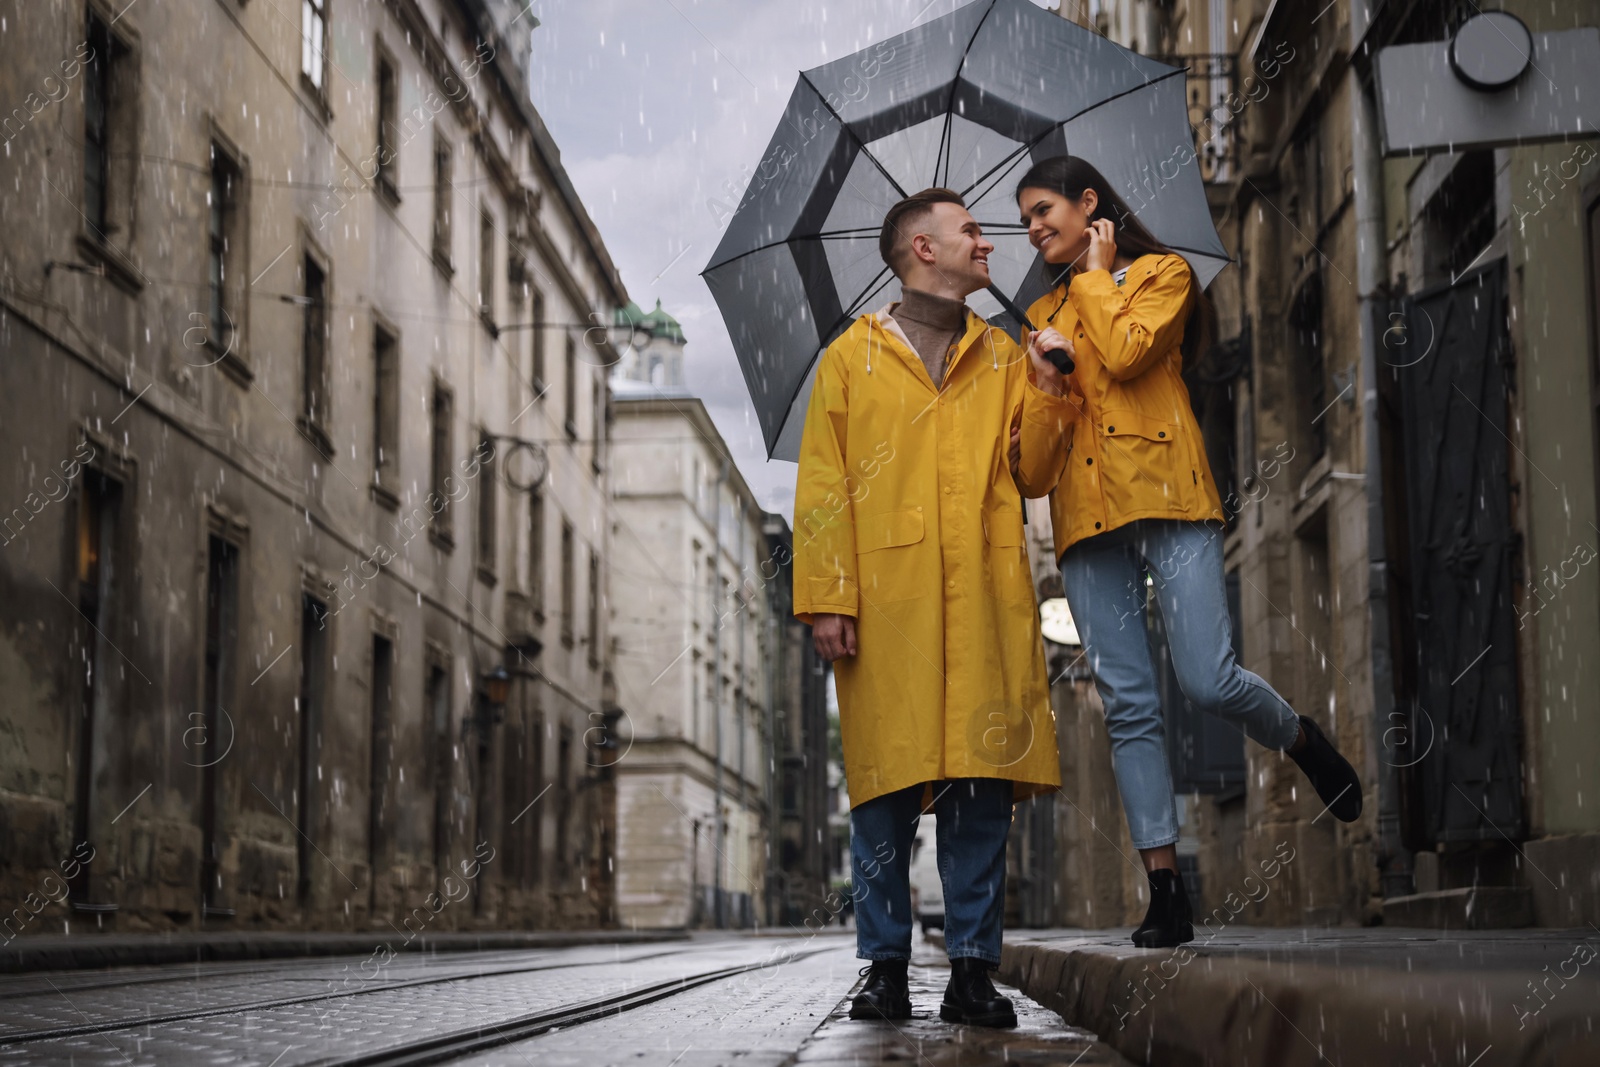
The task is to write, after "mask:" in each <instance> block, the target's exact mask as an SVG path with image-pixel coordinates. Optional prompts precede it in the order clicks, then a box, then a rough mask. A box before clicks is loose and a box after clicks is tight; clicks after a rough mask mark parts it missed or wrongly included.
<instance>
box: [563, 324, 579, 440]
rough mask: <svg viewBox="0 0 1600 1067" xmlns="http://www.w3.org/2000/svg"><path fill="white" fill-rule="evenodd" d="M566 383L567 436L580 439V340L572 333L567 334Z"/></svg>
mask: <svg viewBox="0 0 1600 1067" xmlns="http://www.w3.org/2000/svg"><path fill="white" fill-rule="evenodd" d="M565 384H566V397H565V399H566V427H567V436H568V437H570V438H572V439H573V440H574V441H575V440H577V439H578V342H577V341H575V340H573V337H572V335H571V334H568V335H567V380H566V383H565Z"/></svg>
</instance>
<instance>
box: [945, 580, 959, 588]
mask: <svg viewBox="0 0 1600 1067" xmlns="http://www.w3.org/2000/svg"><path fill="white" fill-rule="evenodd" d="M944 584H945V585H947V586H949V587H950V588H951V589H954V588H955V587H956V580H955V579H954V578H952V579H950V580H949V581H948V582H945V583H944Z"/></svg>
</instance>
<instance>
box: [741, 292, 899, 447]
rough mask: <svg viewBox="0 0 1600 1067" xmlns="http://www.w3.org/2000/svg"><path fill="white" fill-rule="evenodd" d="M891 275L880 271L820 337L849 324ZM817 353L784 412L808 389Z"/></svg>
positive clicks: (780, 426) (813, 354)
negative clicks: (856, 310) (861, 305)
mask: <svg viewBox="0 0 1600 1067" xmlns="http://www.w3.org/2000/svg"><path fill="white" fill-rule="evenodd" d="M889 273H890V272H889V268H888V267H884V268H883V269H882V270H881V271H879V272H878V276H877V277H875V278H873V279H872V282H871V284H869V285H868V286H867V287H866V288H865V289H863V290H861V292H860V293H859V294H858V295H857V296H856V298H855V299H854V300H852V301H851V302H850V307H849V309H848V310H846V311H844V312H843V313H842V314H840V316H839V317H838V318H837V319H834V320H833V322H831V323H829V324H828V328H827V329H826V330H823V331H822V332H821V333H819V334H818V336H819V337H826V336H828V335H829V334H831V333H833V331H834V330H835V329H837V328H838V327H839V325H840V324H841V323H846V322H849V321H850V320H851V319H853V318H855V309H856V307H857V306H858V305H859V304H860V303H861V302H862V301H864V300H866V299H868V298H869V297H871V296H872V294H873V293H876V292H877V291H878V290H880V289H882V288H883V287H884V285H885V284H886V283H887V282H888V280H889V279H888V278H887V277H885V275H888V274H889ZM829 343H830V344H831V343H832V342H829ZM826 349H827V345H823V346H821V347H820V348H818V349H817V352H823V351H826ZM817 352H814V353H812V355H811V362H810V363H808V364H807V366H806V371H807V373H805V374H802V375H801V376H800V380H799V381H798V382H797V383H796V384H795V387H794V391H793V392H791V393H790V394H789V399H788V400H787V401H785V403H784V405H783V410H784V411H788V410H789V409H790V408H792V407H794V401H795V397H797V396H799V395H800V390H802V389H804V388H805V387H806V382H807V381H809V380H810V378H811V374H810V370H811V365H812V364H815V363H816V361H817ZM778 428H779V430H780V431H781V430H782V429H783V426H782V424H779V427H778ZM767 458H768V459H771V458H772V450H771V448H769V449H768V450H767Z"/></svg>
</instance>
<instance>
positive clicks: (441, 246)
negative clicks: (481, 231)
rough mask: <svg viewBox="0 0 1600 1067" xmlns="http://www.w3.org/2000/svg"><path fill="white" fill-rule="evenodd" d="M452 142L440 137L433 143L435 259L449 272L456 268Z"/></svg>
mask: <svg viewBox="0 0 1600 1067" xmlns="http://www.w3.org/2000/svg"><path fill="white" fill-rule="evenodd" d="M450 171H451V155H450V142H448V141H446V140H445V139H444V138H442V137H441V138H439V139H438V140H437V141H435V142H434V145H433V261H434V263H435V264H437V265H438V267H439V269H440V270H442V271H444V272H445V273H446V274H449V273H451V272H453V271H454V270H455V266H454V264H453V263H452V261H451V259H450V198H451V194H452V193H453V192H454V191H455V190H454V187H453V186H452V185H451V184H450Z"/></svg>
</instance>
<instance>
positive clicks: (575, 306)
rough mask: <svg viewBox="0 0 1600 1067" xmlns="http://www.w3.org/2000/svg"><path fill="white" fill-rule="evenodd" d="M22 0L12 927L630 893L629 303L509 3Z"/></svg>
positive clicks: (7, 43) (7, 552)
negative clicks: (620, 496)
mask: <svg viewBox="0 0 1600 1067" xmlns="http://www.w3.org/2000/svg"><path fill="white" fill-rule="evenodd" d="M5 8H6V11H5V21H6V24H7V30H6V33H5V36H4V45H3V48H4V52H5V56H6V62H5V63H3V64H0V98H3V99H4V100H5V101H6V102H7V105H8V106H10V104H11V103H13V102H15V103H18V104H19V105H20V110H17V111H12V112H11V113H10V120H9V121H7V122H6V125H5V137H6V143H5V149H4V152H3V154H0V180H3V183H4V188H5V189H6V190H7V192H6V193H5V195H4V196H3V197H0V227H3V229H4V231H5V233H6V241H5V242H4V247H3V248H0V350H3V352H4V364H5V371H4V375H5V385H6V388H5V389H4V390H3V391H0V455H3V456H4V457H5V458H4V460H3V461H0V508H3V513H4V516H5V518H4V519H3V523H4V535H3V541H4V543H3V545H0V603H3V607H0V687H3V688H4V690H5V692H6V693H7V694H8V697H7V699H6V700H5V702H4V705H3V707H0V734H3V735H4V738H5V740H4V743H3V744H0V893H3V894H4V899H5V900H6V902H7V903H6V908H7V913H8V914H9V915H10V916H11V918H10V919H8V920H7V925H6V937H7V938H8V939H9V938H10V937H12V936H15V935H16V934H18V933H31V932H35V931H39V930H50V931H55V932H59V931H60V930H61V929H63V927H68V928H70V929H72V930H74V931H76V930H81V929H83V928H84V924H85V923H88V924H90V925H91V926H92V925H94V924H96V923H98V924H100V925H102V926H106V927H110V928H115V929H119V930H137V929H161V928H173V927H189V928H193V927H197V926H204V927H206V928H212V927H218V928H245V927H294V928H367V927H377V928H382V929H385V930H389V929H391V928H399V927H400V926H401V925H404V927H405V929H407V930H414V929H417V928H420V927H422V926H430V925H431V926H434V927H451V928H456V927H470V926H475V925H490V924H492V925H495V926H499V927H516V926H525V927H532V926H572V925H593V924H597V923H603V922H606V921H609V920H610V919H611V918H613V915H612V908H611V903H610V897H609V894H610V887H609V872H610V870H611V865H610V863H609V862H608V860H609V857H608V855H607V854H608V852H609V851H610V849H611V847H612V842H611V841H610V840H609V839H608V837H609V834H610V833H611V831H610V829H609V827H610V825H611V823H610V817H609V813H608V812H607V811H606V810H605V808H606V796H607V791H608V789H609V786H608V784H607V777H608V775H609V774H610V771H609V770H608V769H607V768H606V767H605V764H607V763H608V762H609V757H608V756H607V755H606V750H607V742H608V738H609V736H610V735H609V729H608V728H609V726H610V724H611V723H613V722H614V721H615V720H616V718H617V717H618V713H617V710H616V708H615V706H614V703H613V702H612V701H611V700H610V699H609V698H610V696H611V694H610V692H609V690H608V687H607V674H608V668H609V663H608V659H607V652H608V648H609V634H608V632H607V621H608V615H609V612H608V610H607V601H606V589H605V577H606V575H607V573H608V565H607V562H606V561H607V557H608V555H609V553H610V551H611V543H610V525H609V524H608V523H607V522H606V521H605V515H606V508H607V506H608V504H607V502H608V495H609V487H608V484H607V483H608V478H609V476H610V475H609V471H610V457H609V454H608V448H607V442H608V426H609V420H608V405H607V391H606V385H605V374H606V366H607V365H608V364H609V363H611V362H612V361H614V359H615V357H616V354H615V352H614V351H612V350H611V347H610V345H609V342H608V341H607V340H606V339H605V336H604V334H605V331H599V332H596V331H593V330H589V328H590V327H591V325H592V323H593V322H594V321H599V322H609V321H610V318H611V315H612V312H613V309H614V308H615V307H617V306H619V305H621V304H623V303H625V302H626V294H625V292H624V291H623V288H622V285H621V282H620V279H619V278H618V275H617V273H616V271H615V269H614V268H613V266H612V264H611V262H610V259H609V257H608V255H607V253H606V250H605V248H604V246H603V245H602V243H601V242H600V239H599V237H598V234H597V232H596V230H595V228H594V227H593V225H592V224H591V222H590V221H589V218H588V216H587V214H586V212H585V211H584V208H583V206H582V204H581V203H580V202H579V200H578V198H577V196H576V194H575V192H574V190H573V188H572V185H571V183H570V182H569V181H568V179H567V176H566V174H565V172H564V171H563V170H562V168H561V165H560V163H559V157H558V154H557V152H556V150H555V146H554V145H553V143H552V142H551V141H550V138H549V135H548V134H547V133H546V131H545V129H544V127H543V125H542V123H541V121H540V119H539V116H538V115H537V114H536V113H535V111H534V109H533V108H532V106H531V104H530V103H529V99H528V91H527V85H526V82H525V78H524V75H523V73H522V72H523V71H524V70H525V69H526V58H527V43H526V42H527V33H528V27H527V26H526V25H523V26H521V27H520V28H519V26H518V17H517V16H518V12H517V9H516V5H510V4H500V3H494V4H490V3H485V2H482V0H388V2H383V3H366V4H346V3H338V2H337V0H334V2H333V3H327V2H323V0H308V2H307V3H305V4H302V5H296V7H295V9H294V10H295V11H296V15H295V19H296V20H297V21H291V20H290V19H288V18H286V17H285V16H284V14H283V11H282V9H281V8H280V7H278V6H276V5H273V4H258V3H249V4H247V3H238V2H235V0H205V2H201V3H186V2H185V3H180V2H178V0H144V2H143V3H140V4H138V5H137V6H132V5H125V4H115V5H113V4H110V3H104V2H102V0H83V2H52V3H46V4H27V5H23V4H15V3H13V4H7V5H5ZM35 105H37V107H36V106H35ZM596 314H598V315H600V316H603V317H602V318H600V319H598V320H595V319H592V318H591V316H592V315H596ZM585 330H589V332H588V333H585V332H584V331H585ZM86 857H92V858H86ZM68 865H70V867H71V870H70V871H68V870H66V867H67V866H68ZM67 874H70V875H71V877H66V875H67ZM63 882H65V887H64V888H62V889H61V890H60V891H59V892H58V891H57V890H56V889H55V886H57V885H59V884H61V883H63ZM25 898H26V899H30V900H32V899H40V900H44V901H46V903H45V905H44V906H43V907H42V908H41V909H39V910H38V911H37V912H35V911H34V909H33V908H32V906H31V905H30V906H29V908H28V909H27V912H26V918H24V912H12V911H11V910H10V909H11V907H12V904H11V902H12V901H21V900H24V899H25Z"/></svg>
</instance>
